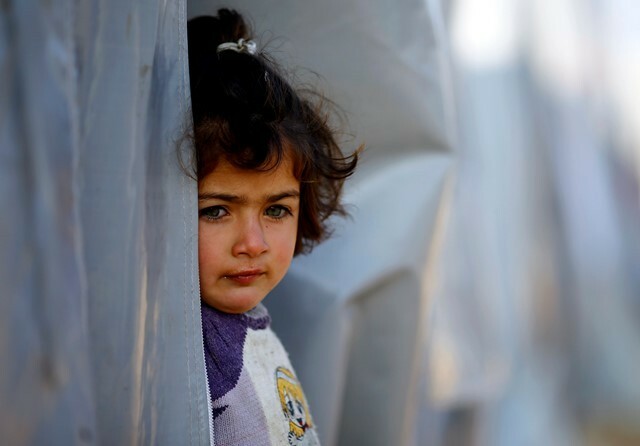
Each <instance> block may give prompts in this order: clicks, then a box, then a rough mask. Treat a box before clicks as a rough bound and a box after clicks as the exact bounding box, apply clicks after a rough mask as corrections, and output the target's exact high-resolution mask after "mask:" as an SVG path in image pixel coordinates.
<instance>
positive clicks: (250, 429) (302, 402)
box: [189, 9, 357, 445]
mask: <svg viewBox="0 0 640 446" xmlns="http://www.w3.org/2000/svg"><path fill="white" fill-rule="evenodd" d="M250 39H251V35H250V32H249V30H248V27H247V26H246V24H245V22H244V21H243V19H242V17H241V16H240V15H239V14H237V13H236V12H234V11H229V10H226V9H222V10H220V11H218V16H216V17H198V18H195V19H193V20H191V21H190V22H189V69H190V75H191V95H192V96H191V101H192V109H193V119H194V139H195V148H196V156H195V159H196V174H197V178H198V202H199V205H198V208H199V227H198V228H199V229H198V230H199V235H198V249H199V268H200V289H201V297H202V322H203V331H204V343H205V360H206V365H207V377H208V382H209V390H210V394H211V395H210V396H211V404H212V416H213V426H214V435H215V440H216V444H220V445H262V444H265V445H266V444H271V445H280V444H292V445H297V444H318V437H317V434H316V431H315V429H314V425H313V421H312V418H311V416H310V414H309V406H308V404H307V401H306V399H305V397H304V394H303V392H302V389H301V387H300V383H299V382H298V380H297V378H296V375H295V373H294V372H293V368H292V367H291V364H290V362H289V359H288V357H287V354H286V352H285V351H284V348H283V347H282V345H281V344H280V341H279V340H278V339H277V338H276V336H275V335H274V334H273V332H272V331H271V329H270V328H269V322H270V319H269V315H268V313H267V311H266V309H265V307H264V306H262V304H261V303H260V302H261V301H262V299H264V298H265V296H266V295H267V294H268V293H269V292H270V291H271V290H272V289H273V288H274V287H275V286H276V285H277V284H278V282H279V281H280V280H281V279H282V277H283V276H284V275H285V273H286V272H287V269H288V268H289V265H290V263H291V260H292V258H293V256H294V255H296V254H299V253H301V252H305V251H308V250H309V249H311V248H312V247H313V246H314V245H315V244H316V243H318V242H319V241H321V240H322V239H323V238H325V237H326V235H327V227H326V220H327V218H328V217H329V216H330V215H332V214H334V213H342V214H343V213H344V210H343V208H342V206H341V204H340V201H339V197H340V192H341V189H342V184H343V182H344V180H345V178H346V177H348V176H349V175H350V174H351V173H352V172H353V171H354V169H355V166H356V163H357V154H354V155H352V156H350V157H345V156H343V155H342V153H341V151H340V148H339V147H338V145H337V143H336V141H335V138H334V135H333V133H332V131H331V129H330V128H329V126H328V124H327V117H326V116H325V113H323V112H322V111H321V110H320V109H319V106H318V105H317V104H318V103H319V102H321V101H314V100H312V99H313V97H314V96H306V97H305V96H303V95H302V94H301V93H300V92H298V91H296V90H295V89H294V88H293V87H292V86H291V85H290V84H289V83H288V82H287V81H286V80H285V78H284V77H283V75H282V74H280V73H279V71H278V70H277V68H276V67H275V65H274V63H273V62H272V61H271V60H270V59H269V58H268V56H266V55H265V54H264V53H263V52H261V51H260V50H259V49H258V48H257V47H256V44H255V43H254V42H253V41H252V40H250ZM315 97H319V96H318V95H316V96H315ZM292 298H295V296H292Z"/></svg>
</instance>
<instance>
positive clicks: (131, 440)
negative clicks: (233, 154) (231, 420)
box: [0, 0, 210, 445]
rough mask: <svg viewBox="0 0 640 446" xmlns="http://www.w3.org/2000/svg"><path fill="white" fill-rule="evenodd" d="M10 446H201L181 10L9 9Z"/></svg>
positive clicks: (5, 275)
mask: <svg viewBox="0 0 640 446" xmlns="http://www.w3.org/2000/svg"><path fill="white" fill-rule="evenodd" d="M0 17H1V21H0V71H1V72H2V74H3V76H2V79H3V82H2V86H1V87H0V89H1V90H0V91H2V94H1V99H2V100H1V101H0V126H1V127H0V141H1V154H2V163H0V169H1V174H0V181H1V186H2V187H1V189H0V190H1V192H2V194H1V195H0V197H1V198H0V199H1V206H2V209H3V211H2V224H1V228H2V229H1V234H2V237H1V239H0V240H1V242H0V243H1V245H0V252H1V256H2V268H1V270H0V271H1V272H0V274H2V276H1V277H0V294H1V295H2V300H1V301H0V302H1V311H0V327H1V328H0V330H1V332H0V333H1V335H0V340H1V342H0V364H2V374H1V375H0V437H1V438H2V442H3V443H4V444H12V445H20V444H96V443H98V444H167V445H169V444H171V445H175V444H208V443H209V442H210V431H209V423H208V414H207V392H206V382H205V380H206V378H205V373H204V358H203V353H202V336H201V328H200V327H201V325H200V311H199V310H200V307H199V290H198V283H197V256H196V246H197V245H196V240H197V238H196V237H197V236H196V214H197V212H196V208H197V207H196V186H195V182H194V181H192V180H189V179H188V178H187V177H186V175H185V174H184V172H183V171H182V170H181V169H180V167H179V164H178V162H177V160H178V158H177V148H176V147H177V143H178V142H179V140H180V138H181V135H182V132H183V131H184V126H185V123H187V122H188V71H187V61H186V46H185V45H186V18H185V17H186V6H185V4H184V2H165V3H160V2H156V1H143V2H129V1H124V0H121V1H111V0H110V1H108V2H107V1H100V2H98V1H96V2H75V1H61V2H36V1H23V0H20V1H9V2H3V6H2V12H1V16H0Z"/></svg>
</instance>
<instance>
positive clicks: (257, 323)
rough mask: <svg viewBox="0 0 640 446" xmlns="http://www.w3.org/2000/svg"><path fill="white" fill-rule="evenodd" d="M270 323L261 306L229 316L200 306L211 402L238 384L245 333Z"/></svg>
mask: <svg viewBox="0 0 640 446" xmlns="http://www.w3.org/2000/svg"><path fill="white" fill-rule="evenodd" d="M270 322H271V318H270V316H269V313H268V311H267V309H266V308H265V307H264V305H262V304H258V306H256V307H255V308H253V309H252V310H249V311H247V312H246V313H242V314H229V313H223V312H222V311H219V310H216V309H215V308H213V307H210V306H209V305H207V304H205V303H204V302H203V303H202V332H203V337H204V357H205V362H206V366H207V377H208V379H209V390H210V391H211V399H212V400H214V401H215V400H216V399H218V398H220V397H221V396H223V395H224V394H226V393H227V392H229V391H230V390H231V389H233V388H234V387H235V386H236V384H237V383H238V379H239V378H240V373H241V371H242V351H243V349H244V342H245V339H246V337H247V330H248V329H249V328H251V329H252V330H263V329H265V328H267V327H268V326H269V324H270Z"/></svg>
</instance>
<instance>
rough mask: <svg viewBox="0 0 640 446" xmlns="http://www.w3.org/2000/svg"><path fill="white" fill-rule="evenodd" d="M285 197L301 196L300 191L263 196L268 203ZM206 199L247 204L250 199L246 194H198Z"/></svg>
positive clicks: (203, 199) (199, 199)
mask: <svg viewBox="0 0 640 446" xmlns="http://www.w3.org/2000/svg"><path fill="white" fill-rule="evenodd" d="M285 198H300V192H298V191H297V190H295V189H291V190H286V191H283V192H279V193H277V194H268V195H265V196H264V197H263V200H264V201H265V202H267V203H275V202H277V201H280V200H283V199H285ZM205 200H221V201H226V202H228V203H239V204H245V203H247V202H248V201H249V199H248V198H247V196H246V195H233V194H225V193H219V192H206V193H203V194H198V201H205Z"/></svg>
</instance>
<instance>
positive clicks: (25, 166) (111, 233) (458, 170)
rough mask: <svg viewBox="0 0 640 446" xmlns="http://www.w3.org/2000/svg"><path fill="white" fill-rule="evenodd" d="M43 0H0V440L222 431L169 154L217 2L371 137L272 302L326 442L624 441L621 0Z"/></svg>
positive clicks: (633, 61) (628, 249)
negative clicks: (318, 234)
mask: <svg viewBox="0 0 640 446" xmlns="http://www.w3.org/2000/svg"><path fill="white" fill-rule="evenodd" d="M55 3H56V4H55V5H53V4H52V3H51V2H36V1H33V0H24V1H23V0H21V1H19V2H18V1H11V0H10V1H8V2H4V3H3V4H2V8H1V9H0V72H2V73H3V79H4V80H5V82H3V84H2V85H0V156H1V157H2V163H0V171H1V174H0V205H1V206H2V209H3V211H2V216H1V217H0V253H1V254H0V255H1V259H2V264H1V265H2V266H1V269H0V293H1V295H2V298H1V299H0V364H1V367H2V368H1V370H2V373H1V374H0V438H2V439H3V440H2V441H3V443H5V442H6V444H12V445H13V444H15V445H20V444H171V445H173V444H208V443H210V442H213V439H214V437H215V433H211V432H210V427H209V423H208V421H207V420H208V408H207V391H206V381H205V373H204V361H203V355H202V339H201V325H200V316H199V290H198V283H197V262H196V259H197V256H196V252H195V249H196V244H195V242H196V240H197V239H196V237H197V234H196V228H197V226H196V215H197V212H196V207H197V206H196V187H195V183H194V182H193V181H192V180H190V179H188V178H187V177H186V175H185V174H184V172H183V171H182V170H181V168H180V166H179V163H178V161H177V160H178V157H177V151H178V150H179V147H180V146H181V145H185V146H186V147H185V148H186V149H188V144H187V143H186V142H185V141H184V139H183V136H184V132H185V129H186V128H188V125H189V117H188V95H189V92H188V73H187V69H186V67H187V65H186V33H185V31H186V19H187V18H188V17H192V16H195V15H199V14H202V13H213V12H215V10H216V9H217V8H218V7H220V6H232V7H234V8H237V9H239V10H240V11H241V12H243V13H246V14H248V15H249V16H250V17H251V18H252V19H253V21H254V22H255V25H256V29H257V31H258V40H259V41H260V42H261V44H267V47H268V48H269V49H271V53H272V54H273V55H274V56H275V57H276V59H278V60H280V61H282V63H283V65H285V66H294V67H296V66H301V67H306V68H308V69H310V70H312V71H314V72H317V73H318V74H319V75H320V77H317V76H315V75H314V74H313V73H312V72H311V71H304V70H299V71H297V72H296V76H297V78H298V79H299V81H300V82H302V83H304V82H310V83H314V84H319V85H320V86H321V88H323V89H324V90H325V91H326V93H327V95H328V96H329V97H331V98H334V99H336V101H337V103H338V104H339V105H340V106H341V107H343V108H344V109H345V110H346V112H347V115H348V118H349V124H350V126H349V128H350V130H351V132H352V133H353V135H354V136H353V138H351V139H348V140H346V147H347V150H348V148H349V147H352V148H355V147H356V146H357V145H358V144H359V143H361V142H364V143H365V144H366V145H367V151H366V153H365V156H364V159H363V164H362V166H361V169H360V171H359V172H358V174H357V175H356V176H355V178H354V179H353V181H351V182H350V184H349V185H348V187H347V191H346V199H347V201H348V202H349V203H351V207H350V210H351V214H352V218H351V219H347V220H338V221H336V234H335V238H334V239H332V240H330V241H329V242H327V243H325V244H323V245H321V246H320V247H318V249H317V250H316V251H314V252H313V253H312V254H311V255H309V256H305V257H300V258H298V259H296V260H295V263H294V265H293V266H292V269H291V272H290V274H289V275H288V276H287V278H286V279H285V281H283V283H282V285H281V286H280V287H279V288H278V289H277V290H276V291H274V293H273V295H272V296H270V297H269V298H268V299H267V301H266V303H267V305H268V306H269V308H270V310H271V311H272V316H273V319H274V328H275V330H276V332H277V333H278V334H280V335H281V337H282V338H283V342H284V343H285V344H286V346H287V348H288V349H289V351H290V353H291V356H292V361H293V363H294V366H295V367H296V369H297V371H298V374H299V375H300V379H301V381H302V382H303V384H304V386H305V390H306V392H307V394H308V395H307V396H308V398H309V400H310V404H311V406H312V411H313V413H314V417H315V418H314V419H315V422H316V423H317V425H318V429H319V431H320V434H321V439H322V440H323V444H328V445H331V444H367V445H375V444H381V445H388V444H394V445H395V444H398V445H400V444H402V445H413V444H415V445H425V444H429V445H439V444H441V445H492V446H493V445H505V446H506V445H518V446H520V445H523V444H524V445H547V444H554V445H555V444H560V445H565V444H567V445H572V444H620V445H627V444H634V443H633V442H634V441H635V443H636V444H637V442H638V439H639V438H640V434H639V432H638V430H639V429H638V426H637V420H638V419H640V386H638V385H636V383H635V381H637V376H640V349H638V345H640V300H639V299H640V298H639V296H640V199H639V191H640V188H639V180H640V133H639V132H640V109H639V107H640V105H639V104H640V97H639V95H640V88H638V86H637V79H640V31H639V30H640V6H639V5H637V4H636V3H637V2H633V1H632V0H626V1H625V0H589V1H586V0H583V1H579V0H561V1H553V2H552V1H550V0H539V1H536V2H532V1H525V0H491V1H485V2H481V3H479V2H471V1H467V0H450V1H446V2H440V1H438V0H420V1H418V0H402V1H396V2H361V1H351V0H348V1H337V0H335V1H334V0H331V1H327V2H316V3H313V2H311V1H293V0H285V1H257V0H238V1H235V2H233V4H232V5H230V4H229V3H227V4H224V3H221V2H219V1H218V0H216V1H205V0H190V1H189V2H184V1H178V2H166V3H163V2H157V1H153V0H145V1H140V2H133V3H132V2H126V1H122V0H114V1H109V2H105V1H100V2H98V1H94V2H76V1H72V0H68V1H61V2H55ZM454 154H455V156H454ZM454 164H455V178H454V176H453V175H452V173H454V169H453V167H454ZM454 179H455V181H453V180H454Z"/></svg>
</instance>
